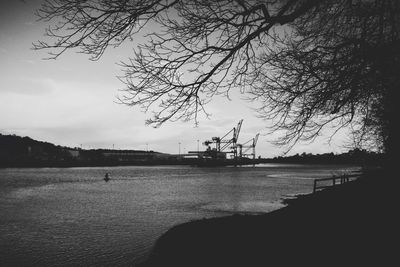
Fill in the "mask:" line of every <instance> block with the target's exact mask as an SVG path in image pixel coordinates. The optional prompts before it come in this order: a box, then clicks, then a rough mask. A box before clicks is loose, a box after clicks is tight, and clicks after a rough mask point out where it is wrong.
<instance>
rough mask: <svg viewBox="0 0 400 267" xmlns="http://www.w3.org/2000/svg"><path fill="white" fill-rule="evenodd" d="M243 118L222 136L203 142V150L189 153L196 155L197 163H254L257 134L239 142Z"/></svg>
mask: <svg viewBox="0 0 400 267" xmlns="http://www.w3.org/2000/svg"><path fill="white" fill-rule="evenodd" d="M242 123H243V120H240V121H239V122H238V124H237V126H236V127H233V128H232V129H231V130H230V131H228V132H227V133H226V134H225V135H224V136H223V137H212V138H211V139H210V140H206V141H205V142H203V145H205V146H206V147H207V148H206V150H205V151H189V155H192V156H193V155H196V157H197V158H198V159H199V163H200V164H201V163H204V162H206V163H207V164H213V163H216V164H218V163H222V164H234V165H237V164H246V163H254V162H255V159H256V145H257V141H258V136H259V134H256V136H255V137H254V138H252V139H250V140H248V141H246V142H244V143H239V142H238V139H239V134H240V130H241V128H242Z"/></svg>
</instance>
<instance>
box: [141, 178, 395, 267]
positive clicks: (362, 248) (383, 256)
mask: <svg viewBox="0 0 400 267" xmlns="http://www.w3.org/2000/svg"><path fill="white" fill-rule="evenodd" d="M388 176H390V175H389V174H384V173H382V172H377V171H375V172H369V173H367V174H365V175H363V177H362V178H361V179H359V180H358V181H356V182H351V183H348V184H345V185H341V186H338V187H335V188H329V189H325V190H323V191H320V192H316V193H314V194H310V195H304V196H299V197H297V198H295V199H290V200H286V203H287V204H288V206H287V207H285V208H282V209H279V210H276V211H273V212H270V213H268V214H265V215H234V216H228V217H223V218H215V219H205V220H199V221H194V222H189V223H185V224H182V225H178V226H176V227H174V228H172V229H170V230H169V231H168V232H167V233H165V234H164V235H163V236H162V237H161V238H159V240H158V241H157V243H156V245H155V247H154V249H153V251H152V253H151V255H150V257H149V259H148V261H147V262H146V264H145V266H310V265H311V266H362V265H365V264H368V266H388V265H389V262H392V261H391V260H393V259H394V248H395V246H396V243H393V242H397V241H396V239H395V237H394V233H395V226H396V224H395V215H396V213H397V205H395V204H394V201H393V197H394V194H393V193H394V192H395V188H394V187H393V186H392V185H390V182H389V181H391V180H392V179H393V178H395V177H388ZM390 178H392V179H390ZM396 230H397V229H396ZM396 232H397V231H396ZM391 241H392V242H391Z"/></svg>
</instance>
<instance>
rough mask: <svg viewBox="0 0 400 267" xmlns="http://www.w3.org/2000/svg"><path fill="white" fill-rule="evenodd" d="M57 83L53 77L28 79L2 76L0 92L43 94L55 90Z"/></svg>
mask: <svg viewBox="0 0 400 267" xmlns="http://www.w3.org/2000/svg"><path fill="white" fill-rule="evenodd" d="M55 86H56V83H55V82H54V81H53V80H51V79H47V78H44V79H28V78H22V77H13V78H2V80H1V86H0V93H12V94H19V95H30V96H43V95H47V94H49V93H52V92H54V91H55Z"/></svg>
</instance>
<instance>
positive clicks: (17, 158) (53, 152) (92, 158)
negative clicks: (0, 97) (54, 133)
mask: <svg viewBox="0 0 400 267" xmlns="http://www.w3.org/2000/svg"><path fill="white" fill-rule="evenodd" d="M171 160H174V159H171V158H170V157H169V156H168V154H163V153H158V152H154V151H148V152H147V151H143V150H111V149H87V150H86V149H81V148H71V147H65V146H58V145H54V144H51V143H48V142H42V141H36V140H34V139H32V138H30V137H20V136H16V135H2V134H0V167H70V166H113V165H135V164H141V165H146V164H167V163H168V162H169V161H171Z"/></svg>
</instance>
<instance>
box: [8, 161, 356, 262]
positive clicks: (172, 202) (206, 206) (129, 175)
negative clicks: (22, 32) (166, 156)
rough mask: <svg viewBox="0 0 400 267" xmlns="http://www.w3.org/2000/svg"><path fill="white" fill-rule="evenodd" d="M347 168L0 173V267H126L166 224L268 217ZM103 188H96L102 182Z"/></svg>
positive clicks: (162, 168)
mask: <svg viewBox="0 0 400 267" xmlns="http://www.w3.org/2000/svg"><path fill="white" fill-rule="evenodd" d="M355 169H357V168H355V167H348V166H347V167H343V166H306V165H288V164H265V165H260V166H257V167H221V168H195V167H189V166H159V167H138V166H135V167H99V168H40V169H0V265H1V266H133V265H135V263H138V262H141V261H143V260H144V259H145V258H146V256H147V254H148V253H149V250H150V249H151V247H152V246H153V244H154V242H155V241H156V239H157V238H158V237H159V236H160V235H161V234H162V233H164V232H165V231H166V230H168V229H169V228H170V227H171V226H173V225H176V224H179V223H183V222H187V221H190V220H194V219H200V218H210V217H217V216H224V215H229V214H233V213H238V212H241V213H245V212H246V213H259V212H268V211H271V210H274V209H277V208H279V207H282V204H281V203H280V200H281V199H282V198H283V197H285V196H287V195H291V194H298V193H308V192H310V191H311V190H312V183H313V179H314V178H320V177H329V176H331V175H332V174H339V173H343V172H345V171H349V170H355ZM106 172H109V173H110V174H111V179H112V180H111V181H109V182H107V183H106V182H105V181H103V177H104V174H105V173H106Z"/></svg>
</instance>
